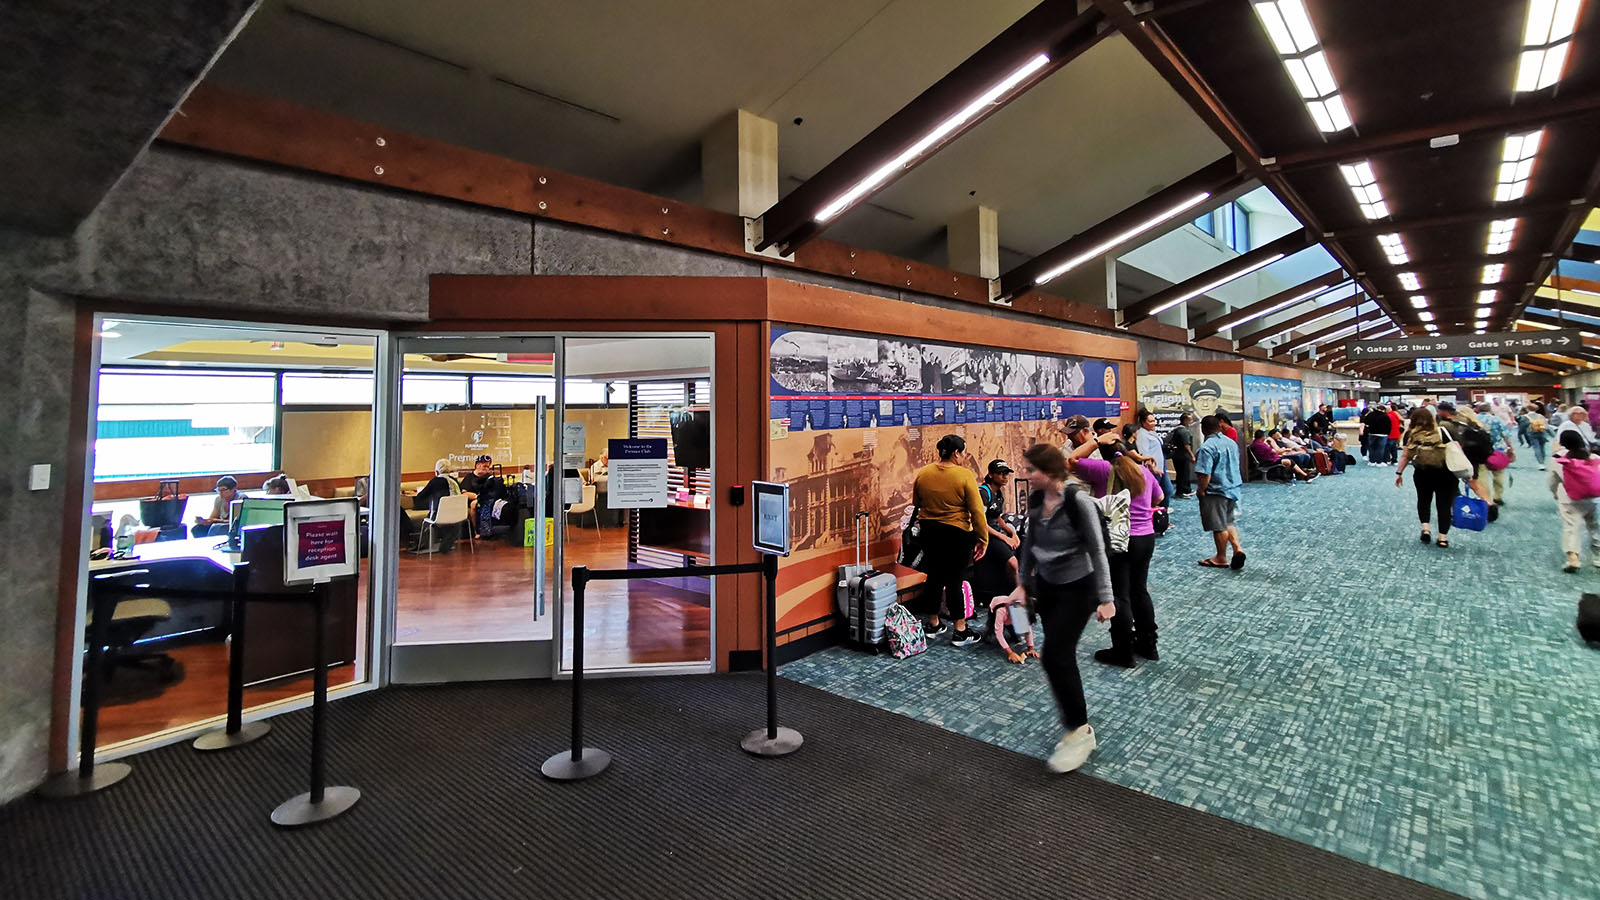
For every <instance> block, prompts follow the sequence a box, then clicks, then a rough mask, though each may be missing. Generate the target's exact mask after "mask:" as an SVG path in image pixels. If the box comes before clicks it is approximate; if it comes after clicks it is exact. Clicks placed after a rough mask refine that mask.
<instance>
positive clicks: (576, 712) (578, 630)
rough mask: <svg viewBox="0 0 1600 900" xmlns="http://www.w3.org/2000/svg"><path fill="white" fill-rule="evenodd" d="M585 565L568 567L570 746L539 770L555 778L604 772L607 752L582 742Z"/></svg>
mask: <svg viewBox="0 0 1600 900" xmlns="http://www.w3.org/2000/svg"><path fill="white" fill-rule="evenodd" d="M588 586H589V567H588V566H573V567H572V730H571V734H572V748H571V750H570V751H569V752H563V753H557V754H556V755H555V756H552V757H550V758H549V759H547V760H545V761H544V765H543V766H541V767H540V768H539V771H540V772H541V773H542V774H543V775H544V777H546V778H549V779H552V780H555V781H581V780H583V779H585V778H589V777H592V776H595V775H599V774H600V773H601V772H604V771H605V770H606V768H607V767H609V766H610V765H611V754H609V753H607V752H606V751H604V750H597V749H595V748H594V747H585V746H584V745H583V595H584V591H585V590H586V589H587V588H588Z"/></svg>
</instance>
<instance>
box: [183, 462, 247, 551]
mask: <svg viewBox="0 0 1600 900" xmlns="http://www.w3.org/2000/svg"><path fill="white" fill-rule="evenodd" d="M238 496H239V480H238V479H237V478H234V477H233V476H232V475H224V476H222V477H221V478H218V479H217V500H216V502H215V503H213V504H211V515H209V516H195V518H194V527H193V528H191V529H190V530H189V533H190V534H192V535H194V536H195V537H197V538H198V537H206V536H208V535H213V534H227V533H228V522H230V521H231V520H232V517H233V501H234V499H235V498H237V497H238Z"/></svg>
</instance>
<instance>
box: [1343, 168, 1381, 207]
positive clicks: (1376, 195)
mask: <svg viewBox="0 0 1600 900" xmlns="http://www.w3.org/2000/svg"><path fill="white" fill-rule="evenodd" d="M1339 171H1340V172H1341V173H1343V174H1344V180H1345V183H1346V184H1348V185H1350V193H1351V194H1354V195H1355V198H1356V204H1357V205H1358V206H1360V207H1361V214H1362V215H1364V216H1366V217H1367V218H1369V219H1382V218H1385V217H1386V216H1388V215H1389V206H1388V204H1386V203H1384V202H1383V191H1381V190H1379V188H1378V176H1376V175H1374V174H1373V173H1372V164H1371V163H1370V162H1367V161H1365V160H1363V161H1361V162H1358V163H1356V164H1355V165H1341V166H1339Z"/></svg>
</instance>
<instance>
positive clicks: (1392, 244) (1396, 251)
mask: <svg viewBox="0 0 1600 900" xmlns="http://www.w3.org/2000/svg"><path fill="white" fill-rule="evenodd" d="M1378 246H1380V247H1382V248H1383V255H1384V256H1387V257H1389V264H1390V265H1395V266H1403V265H1405V264H1406V263H1408V262H1411V255H1410V254H1408V253H1406V245H1405V242H1404V241H1402V240H1401V239H1400V235H1398V234H1380V235H1378Z"/></svg>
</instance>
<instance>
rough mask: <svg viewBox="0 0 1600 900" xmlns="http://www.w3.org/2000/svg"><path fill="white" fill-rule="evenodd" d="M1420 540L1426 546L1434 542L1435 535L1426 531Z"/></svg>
mask: <svg viewBox="0 0 1600 900" xmlns="http://www.w3.org/2000/svg"><path fill="white" fill-rule="evenodd" d="M1418 540H1420V541H1422V542H1423V543H1424V544H1426V543H1428V542H1430V541H1432V540H1433V533H1432V532H1430V531H1424V532H1423V533H1422V537H1420V538H1418ZM1446 546H1449V545H1448V544H1446Z"/></svg>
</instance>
